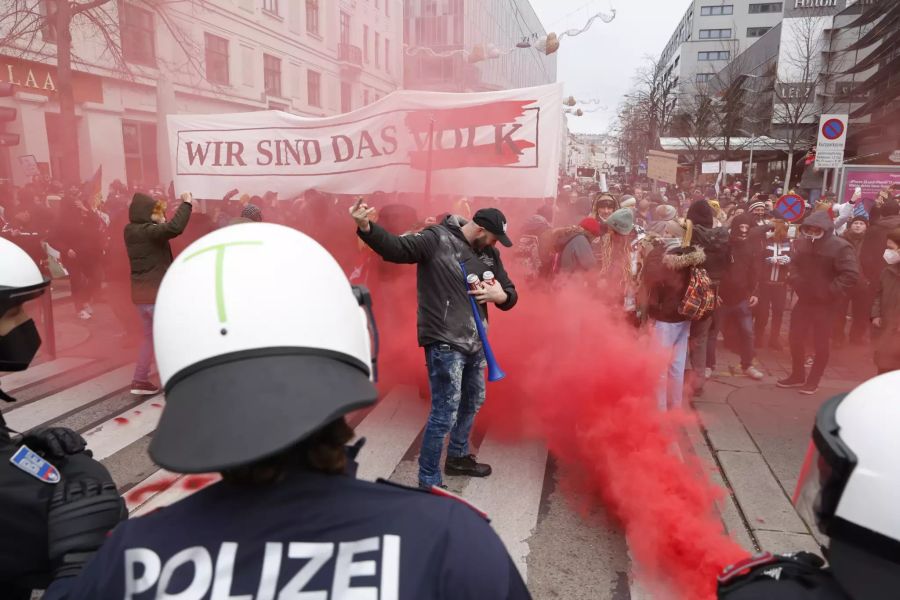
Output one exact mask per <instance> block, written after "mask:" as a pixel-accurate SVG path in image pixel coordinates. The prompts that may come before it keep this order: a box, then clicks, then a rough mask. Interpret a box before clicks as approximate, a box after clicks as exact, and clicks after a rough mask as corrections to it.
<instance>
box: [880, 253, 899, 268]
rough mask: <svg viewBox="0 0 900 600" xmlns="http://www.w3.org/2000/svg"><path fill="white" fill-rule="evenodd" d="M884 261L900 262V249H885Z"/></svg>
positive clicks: (891, 263) (892, 263) (890, 263)
mask: <svg viewBox="0 0 900 600" xmlns="http://www.w3.org/2000/svg"><path fill="white" fill-rule="evenodd" d="M883 256H884V262H886V263H887V264H889V265H896V264H897V263H900V250H891V249H888V250H885V251H884V255H883Z"/></svg>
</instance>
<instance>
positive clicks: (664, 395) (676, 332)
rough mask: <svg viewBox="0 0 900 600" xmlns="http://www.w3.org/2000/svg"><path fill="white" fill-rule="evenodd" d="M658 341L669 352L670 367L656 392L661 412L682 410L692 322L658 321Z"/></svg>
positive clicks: (662, 377) (655, 326)
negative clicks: (674, 409)
mask: <svg viewBox="0 0 900 600" xmlns="http://www.w3.org/2000/svg"><path fill="white" fill-rule="evenodd" d="M653 330H654V331H655V332H656V340H657V341H658V342H659V344H660V346H662V347H663V348H664V349H665V350H667V351H668V352H669V367H668V368H667V369H666V370H665V371H664V372H663V374H662V376H661V377H660V381H659V387H658V388H657V390H656V403H657V406H658V407H659V410H662V411H666V410H669V409H673V408H681V400H682V396H683V395H684V389H683V388H684V366H685V363H686V362H687V349H688V338H689V337H690V335H691V321H681V322H679V323H666V322H665V321H656V323H655V324H654V325H653Z"/></svg>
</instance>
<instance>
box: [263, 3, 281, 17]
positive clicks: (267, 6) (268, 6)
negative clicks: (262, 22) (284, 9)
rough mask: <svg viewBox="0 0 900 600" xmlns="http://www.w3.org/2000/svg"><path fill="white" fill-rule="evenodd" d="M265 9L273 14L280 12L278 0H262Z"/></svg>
mask: <svg viewBox="0 0 900 600" xmlns="http://www.w3.org/2000/svg"><path fill="white" fill-rule="evenodd" d="M262 7H263V10H264V11H266V12H270V13H272V14H273V15H277V14H278V0H262Z"/></svg>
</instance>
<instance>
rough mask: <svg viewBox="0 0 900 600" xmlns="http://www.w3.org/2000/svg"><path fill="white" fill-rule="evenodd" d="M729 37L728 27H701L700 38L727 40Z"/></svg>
mask: <svg viewBox="0 0 900 600" xmlns="http://www.w3.org/2000/svg"><path fill="white" fill-rule="evenodd" d="M729 38H731V30H730V29H701V30H700V39H701V40H727V39H729Z"/></svg>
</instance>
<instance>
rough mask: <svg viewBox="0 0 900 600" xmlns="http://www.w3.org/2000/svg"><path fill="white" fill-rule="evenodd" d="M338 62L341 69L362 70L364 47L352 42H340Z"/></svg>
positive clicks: (355, 71) (349, 71)
mask: <svg viewBox="0 0 900 600" xmlns="http://www.w3.org/2000/svg"><path fill="white" fill-rule="evenodd" d="M338 62H340V63H341V70H342V71H346V72H348V73H354V74H356V73H359V72H360V71H362V48H360V47H359V46H354V45H352V44H338Z"/></svg>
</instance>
